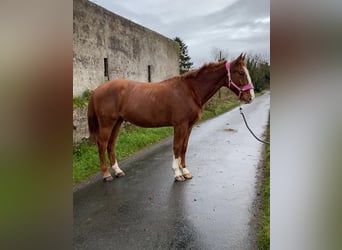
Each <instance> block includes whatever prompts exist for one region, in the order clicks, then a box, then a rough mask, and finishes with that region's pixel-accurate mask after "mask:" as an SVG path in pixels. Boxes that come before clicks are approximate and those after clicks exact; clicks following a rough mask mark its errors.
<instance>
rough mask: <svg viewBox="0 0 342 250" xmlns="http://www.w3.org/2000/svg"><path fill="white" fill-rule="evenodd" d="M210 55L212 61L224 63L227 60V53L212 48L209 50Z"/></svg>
mask: <svg viewBox="0 0 342 250" xmlns="http://www.w3.org/2000/svg"><path fill="white" fill-rule="evenodd" d="M211 55H212V57H213V58H214V61H218V62H221V61H224V60H227V58H228V51H227V50H224V49H219V48H217V47H213V48H212V49H211Z"/></svg>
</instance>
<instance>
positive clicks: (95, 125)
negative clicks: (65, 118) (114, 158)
mask: <svg viewBox="0 0 342 250" xmlns="http://www.w3.org/2000/svg"><path fill="white" fill-rule="evenodd" d="M93 99H94V98H93V94H92V95H91V96H90V98H89V103H88V129H89V139H90V140H93V141H95V142H96V141H97V139H96V138H97V134H98V132H99V122H98V120H97V115H96V112H95V108H94V100H93Z"/></svg>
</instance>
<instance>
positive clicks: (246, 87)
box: [226, 61, 254, 99]
mask: <svg viewBox="0 0 342 250" xmlns="http://www.w3.org/2000/svg"><path fill="white" fill-rule="evenodd" d="M226 69H227V76H228V88H229V89H231V90H232V91H233V92H234V89H236V90H237V91H238V92H239V94H238V97H239V99H240V97H241V94H242V93H243V92H245V91H248V90H251V89H254V86H253V83H251V82H249V83H247V84H246V85H244V86H243V87H242V88H240V87H239V86H238V85H236V84H235V83H234V82H233V80H232V78H231V77H230V63H229V62H228V61H227V63H226Z"/></svg>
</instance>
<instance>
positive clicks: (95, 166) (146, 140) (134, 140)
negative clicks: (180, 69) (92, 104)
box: [73, 88, 239, 184]
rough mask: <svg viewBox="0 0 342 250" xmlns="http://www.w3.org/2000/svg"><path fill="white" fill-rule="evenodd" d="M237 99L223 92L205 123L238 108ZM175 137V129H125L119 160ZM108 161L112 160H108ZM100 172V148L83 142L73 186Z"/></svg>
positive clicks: (77, 154)
mask: <svg viewBox="0 0 342 250" xmlns="http://www.w3.org/2000/svg"><path fill="white" fill-rule="evenodd" d="M238 104H239V103H238V101H237V98H236V97H235V96H234V94H232V93H231V92H230V91H229V90H228V89H225V88H222V89H221V98H219V94H218V93H217V94H216V95H215V96H214V97H213V98H211V100H210V101H209V102H208V103H207V104H206V105H205V108H204V111H203V113H202V119H201V121H204V120H207V119H209V118H212V117H215V116H217V115H219V114H222V113H224V112H227V111H229V110H230V109H232V108H234V107H236V106H237V105H238ZM172 134H173V128H172V127H163V128H140V127H137V126H134V125H129V126H128V127H125V128H121V130H120V133H119V137H118V141H117V145H116V157H117V159H118V161H121V160H123V159H125V158H127V157H128V156H130V155H132V154H134V153H136V152H138V151H139V150H141V149H143V148H144V147H146V146H149V145H151V144H153V143H156V142H158V141H160V140H162V139H164V138H166V137H168V136H170V135H172ZM107 160H108V159H107ZM99 171H100V167H99V157H98V152H97V147H96V145H94V144H91V143H90V142H88V141H84V142H82V143H81V144H80V145H79V146H77V147H74V150H73V183H74V184H76V183H79V182H81V181H83V180H85V179H87V178H88V177H90V176H91V175H93V174H95V173H97V172H99Z"/></svg>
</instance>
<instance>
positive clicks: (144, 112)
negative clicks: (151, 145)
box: [122, 101, 172, 128]
mask: <svg viewBox="0 0 342 250" xmlns="http://www.w3.org/2000/svg"><path fill="white" fill-rule="evenodd" d="M122 117H123V119H124V120H126V121H129V122H130V123H133V124H135V125H137V126H140V127H146V128H149V127H164V126H171V125H172V121H171V120H172V112H171V111H170V110H169V109H168V108H167V107H165V106H164V105H161V104H160V103H159V104H156V103H149V102H148V101H145V102H144V104H141V105H139V104H138V103H136V104H135V105H133V106H132V107H126V108H125V110H124V112H123V114H122Z"/></svg>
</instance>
